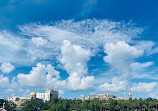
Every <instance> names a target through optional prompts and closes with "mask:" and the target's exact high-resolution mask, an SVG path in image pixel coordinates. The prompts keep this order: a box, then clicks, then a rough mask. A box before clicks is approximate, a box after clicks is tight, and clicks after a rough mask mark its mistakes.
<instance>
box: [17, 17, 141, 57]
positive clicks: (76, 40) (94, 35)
mask: <svg viewBox="0 0 158 111" xmlns="http://www.w3.org/2000/svg"><path fill="white" fill-rule="evenodd" d="M130 24H131V23H128V24H124V23H123V22H112V21H108V20H105V19H103V20H96V19H93V20H83V21H78V22H74V21H73V20H63V21H58V22H55V23H54V25H37V24H28V25H24V26H19V29H20V31H21V34H22V35H26V36H29V37H31V38H35V37H36V38H42V40H43V39H44V40H47V41H49V42H48V44H47V45H45V46H44V47H43V49H42V51H43V53H44V52H46V53H44V55H43V58H42V57H39V59H48V58H50V57H51V56H50V55H52V56H56V55H58V54H59V52H60V47H61V46H62V43H61V41H63V40H69V41H70V42H71V43H72V44H75V45H79V46H81V47H83V48H86V49H92V52H96V51H97V50H99V48H98V47H102V46H103V45H104V44H105V43H107V42H116V41H118V40H123V41H126V42H131V39H132V38H134V37H137V36H138V34H140V33H141V32H142V28H137V27H133V26H132V25H130ZM28 41H29V40H28ZM30 49H32V51H31V52H30ZM39 49H40V50H41V47H40V48H39V47H34V46H31V47H29V48H28V54H29V55H30V56H31V57H32V56H33V57H34V56H37V55H35V54H34V53H33V50H35V52H36V53H38V51H39ZM26 51H27V50H26ZM39 52H40V51H39ZM48 52H52V53H51V54H49V53H48ZM47 53H48V54H47ZM39 55H41V54H39ZM37 58H38V57H37Z"/></svg>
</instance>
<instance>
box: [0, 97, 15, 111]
mask: <svg viewBox="0 0 158 111" xmlns="http://www.w3.org/2000/svg"><path fill="white" fill-rule="evenodd" d="M4 102H5V104H4V107H5V109H6V110H7V111H15V110H16V105H15V104H14V103H13V102H9V101H7V100H4V99H0V108H2V107H3V103H4Z"/></svg>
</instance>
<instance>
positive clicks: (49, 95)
mask: <svg viewBox="0 0 158 111" xmlns="http://www.w3.org/2000/svg"><path fill="white" fill-rule="evenodd" d="M54 98H58V91H54V90H49V89H46V91H45V93H39V92H37V93H36V99H41V100H43V101H44V102H45V101H50V100H51V99H54Z"/></svg>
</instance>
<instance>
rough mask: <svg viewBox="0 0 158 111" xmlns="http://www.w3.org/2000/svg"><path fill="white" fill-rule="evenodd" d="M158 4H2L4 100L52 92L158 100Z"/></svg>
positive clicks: (15, 0)
mask: <svg viewBox="0 0 158 111" xmlns="http://www.w3.org/2000/svg"><path fill="white" fill-rule="evenodd" d="M157 5H158V1H157V0H152V1H151V0H150V1H149V0H139V1H138V0H120V1H118V0H75V1H74V0H31V1H30V0H5V1H2V0H1V1H0V98H8V97H11V96H29V94H30V93H31V92H32V91H33V90H34V91H35V92H44V90H45V89H47V88H49V89H53V90H58V91H59V95H60V97H62V98H68V99H74V98H79V97H80V95H81V94H83V93H84V94H85V96H88V95H89V94H100V93H104V94H105V93H106V92H107V91H109V93H110V94H113V95H116V96H118V97H122V96H124V90H125V92H126V94H125V96H126V97H128V92H129V90H131V92H132V97H133V98H147V97H152V98H158V74H157V73H158V63H157V62H158V27H157V25H158V7H157Z"/></svg>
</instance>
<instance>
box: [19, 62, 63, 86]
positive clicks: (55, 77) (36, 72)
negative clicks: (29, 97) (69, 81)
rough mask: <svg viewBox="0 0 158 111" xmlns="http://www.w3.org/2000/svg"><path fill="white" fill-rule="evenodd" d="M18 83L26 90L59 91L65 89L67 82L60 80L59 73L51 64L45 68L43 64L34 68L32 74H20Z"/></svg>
mask: <svg viewBox="0 0 158 111" xmlns="http://www.w3.org/2000/svg"><path fill="white" fill-rule="evenodd" d="M17 79H18V83H19V84H20V85H21V86H23V87H26V88H35V89H46V88H50V89H58V88H61V87H62V88H63V87H64V85H65V81H62V80H59V79H60V76H59V72H58V71H56V70H55V69H54V67H53V66H51V65H50V64H49V65H47V66H45V65H43V64H41V63H38V64H37V67H33V68H32V70H31V71H30V74H18V76H17Z"/></svg>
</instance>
